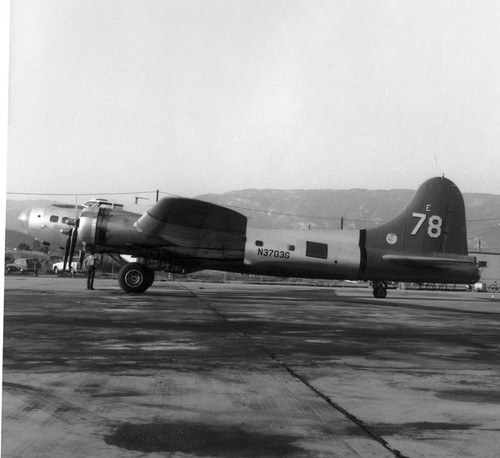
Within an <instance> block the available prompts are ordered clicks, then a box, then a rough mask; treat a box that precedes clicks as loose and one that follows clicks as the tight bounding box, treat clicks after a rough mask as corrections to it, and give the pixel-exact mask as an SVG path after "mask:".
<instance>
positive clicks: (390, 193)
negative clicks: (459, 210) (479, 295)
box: [6, 189, 500, 252]
mask: <svg viewBox="0 0 500 458" xmlns="http://www.w3.org/2000/svg"><path fill="white" fill-rule="evenodd" d="M414 193H415V191H414V190H408V189H393V190H375V191H373V190H367V189H349V190H332V189H321V190H303V189H302V190H275V189H263V190H257V189H246V190H241V191H232V192H227V193H223V194H204V195H200V196H197V199H200V200H204V201H207V202H212V203H215V204H219V205H224V206H228V207H230V208H232V209H234V210H236V211H238V212H240V213H243V214H244V215H245V216H247V217H248V218H249V224H250V225H252V226H254V227H261V228H270V229H271V228H275V229H280V228H296V229H304V230H307V229H340V226H341V222H342V223H343V227H344V229H346V230H349V229H361V228H369V227H373V226H374V225H376V224H379V223H381V222H384V221H387V220H389V219H391V218H392V217H393V216H395V215H396V214H397V213H399V212H400V211H401V210H402V209H403V208H404V207H405V206H406V205H407V204H408V202H409V201H410V199H411V197H412V196H413V195H414ZM464 200H465V207H466V214H467V228H468V237H469V249H470V250H471V251H478V250H479V247H480V246H481V250H482V251H494V252H500V196H498V195H495V194H473V193H469V194H464ZM49 203H51V202H50V201H40V200H38V201H13V200H7V205H6V207H7V215H6V228H7V229H13V230H16V231H20V230H21V228H20V225H19V222H18V221H17V217H18V216H19V214H20V213H21V212H22V211H23V210H24V209H25V208H29V207H33V206H44V205H47V204H49Z"/></svg>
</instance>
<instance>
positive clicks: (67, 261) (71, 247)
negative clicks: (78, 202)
mask: <svg viewBox="0 0 500 458" xmlns="http://www.w3.org/2000/svg"><path fill="white" fill-rule="evenodd" d="M68 224H71V225H72V226H73V227H72V228H71V229H68V230H65V231H61V232H62V233H63V234H65V235H67V236H68V239H67V240H66V246H65V248H64V260H63V269H62V270H63V272H65V271H66V266H69V268H68V270H69V269H70V268H71V262H72V260H73V256H74V255H75V247H76V242H77V241H78V228H79V226H80V218H77V219H76V220H75V221H74V222H73V221H68ZM82 257H83V252H82V253H81V254H80V259H81V258H82Z"/></svg>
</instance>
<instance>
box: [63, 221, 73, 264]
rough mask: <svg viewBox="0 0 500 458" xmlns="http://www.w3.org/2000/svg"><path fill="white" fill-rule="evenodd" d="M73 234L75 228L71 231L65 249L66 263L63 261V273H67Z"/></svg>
mask: <svg viewBox="0 0 500 458" xmlns="http://www.w3.org/2000/svg"><path fill="white" fill-rule="evenodd" d="M72 234H73V228H72V229H70V230H69V234H68V238H67V240H66V246H65V247H64V261H63V268H62V270H63V272H65V271H66V265H67V264H68V257H69V252H70V248H71V235H72Z"/></svg>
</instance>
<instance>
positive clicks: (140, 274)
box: [118, 262, 154, 293]
mask: <svg viewBox="0 0 500 458" xmlns="http://www.w3.org/2000/svg"><path fill="white" fill-rule="evenodd" d="M153 281H154V271H152V270H151V269H149V268H148V267H146V266H145V265H144V264H141V263H140V262H131V263H130V264H125V265H124V266H123V267H122V268H121V269H120V272H119V273H118V282H119V283H120V287H121V289H123V291H125V292H126V293H143V292H145V291H146V290H147V289H148V288H149V287H150V286H151V285H152V284H153Z"/></svg>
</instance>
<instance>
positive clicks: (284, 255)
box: [257, 248, 290, 259]
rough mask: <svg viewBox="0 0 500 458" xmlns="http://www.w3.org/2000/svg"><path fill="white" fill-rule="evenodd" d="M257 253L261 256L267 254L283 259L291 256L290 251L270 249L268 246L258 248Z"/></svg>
mask: <svg viewBox="0 0 500 458" xmlns="http://www.w3.org/2000/svg"><path fill="white" fill-rule="evenodd" d="M257 254H258V255H259V256H267V257H270V258H281V259H289V258H290V252H289V251H280V250H268V249H267V248H259V249H258V250H257Z"/></svg>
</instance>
